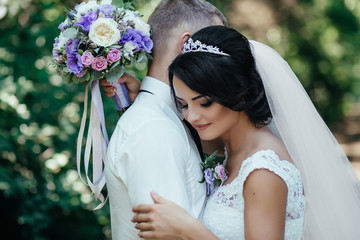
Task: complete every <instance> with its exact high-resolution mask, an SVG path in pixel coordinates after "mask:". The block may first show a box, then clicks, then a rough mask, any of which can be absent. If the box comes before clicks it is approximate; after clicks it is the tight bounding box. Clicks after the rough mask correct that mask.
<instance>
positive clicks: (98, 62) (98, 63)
mask: <svg viewBox="0 0 360 240" xmlns="http://www.w3.org/2000/svg"><path fill="white" fill-rule="evenodd" d="M91 67H92V68H93V69H94V70H96V71H99V72H100V71H102V70H104V69H105V68H106V67H107V61H106V59H105V58H104V57H102V56H101V57H97V58H95V60H94V61H93V63H92V64H91Z"/></svg>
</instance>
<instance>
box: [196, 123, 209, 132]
mask: <svg viewBox="0 0 360 240" xmlns="http://www.w3.org/2000/svg"><path fill="white" fill-rule="evenodd" d="M209 126H210V123H208V124H194V128H195V129H196V130H197V131H202V130H205V129H207V128H208V127H209Z"/></svg>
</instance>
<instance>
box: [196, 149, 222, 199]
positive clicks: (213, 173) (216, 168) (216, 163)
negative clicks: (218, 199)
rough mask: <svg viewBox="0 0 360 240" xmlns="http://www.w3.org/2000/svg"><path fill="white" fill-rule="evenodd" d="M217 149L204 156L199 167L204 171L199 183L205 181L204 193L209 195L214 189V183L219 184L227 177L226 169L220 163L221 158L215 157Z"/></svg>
mask: <svg viewBox="0 0 360 240" xmlns="http://www.w3.org/2000/svg"><path fill="white" fill-rule="evenodd" d="M216 153H217V151H215V152H213V153H212V154H211V155H209V156H208V157H206V158H205V160H204V162H201V167H202V170H203V172H204V176H203V179H202V180H201V181H200V183H203V182H206V195H207V196H209V195H210V194H211V192H212V191H213V190H214V188H215V185H217V186H220V185H221V184H222V183H223V182H224V181H225V180H226V179H227V171H226V169H225V167H224V165H223V164H222V163H223V161H222V160H218V159H216Z"/></svg>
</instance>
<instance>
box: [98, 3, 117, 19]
mask: <svg viewBox="0 0 360 240" xmlns="http://www.w3.org/2000/svg"><path fill="white" fill-rule="evenodd" d="M98 9H99V11H100V12H102V13H103V14H104V15H105V17H111V15H112V14H113V13H114V10H115V7H114V6H112V5H111V4H103V5H100V6H99V7H98Z"/></svg>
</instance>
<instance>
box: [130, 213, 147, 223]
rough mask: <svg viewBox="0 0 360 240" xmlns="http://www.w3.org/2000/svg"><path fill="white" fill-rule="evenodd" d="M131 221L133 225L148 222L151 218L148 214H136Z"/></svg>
mask: <svg viewBox="0 0 360 240" xmlns="http://www.w3.org/2000/svg"><path fill="white" fill-rule="evenodd" d="M131 221H132V222H134V223H142V222H150V221H151V218H150V216H149V214H148V213H139V214H136V215H135V216H134V217H133V218H132V219H131Z"/></svg>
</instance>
